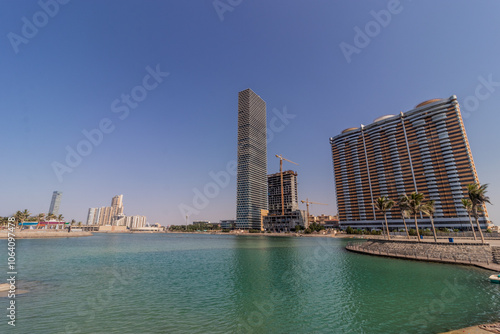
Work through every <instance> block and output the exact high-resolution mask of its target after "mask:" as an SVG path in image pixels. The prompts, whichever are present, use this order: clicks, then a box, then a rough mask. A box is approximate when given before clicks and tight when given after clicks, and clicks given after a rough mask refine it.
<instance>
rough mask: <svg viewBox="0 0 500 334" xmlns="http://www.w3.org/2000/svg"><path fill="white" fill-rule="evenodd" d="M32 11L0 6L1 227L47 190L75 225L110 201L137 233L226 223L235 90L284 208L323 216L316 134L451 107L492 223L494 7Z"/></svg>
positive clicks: (425, 4)
mask: <svg viewBox="0 0 500 334" xmlns="http://www.w3.org/2000/svg"><path fill="white" fill-rule="evenodd" d="M62 2H63V3H64V1H62ZM222 2H223V3H226V1H224V0H222ZM40 3H42V4H43V3H50V4H52V7H47V6H45V7H44V6H41V5H40V4H39V2H37V1H26V0H20V1H3V2H0V32H1V33H2V34H1V35H2V36H3V38H2V39H1V40H0V48H1V51H2V62H0V71H1V73H2V79H1V80H0V115H1V120H2V124H3V127H2V129H3V131H1V132H0V142H1V143H2V146H1V147H2V156H3V157H4V163H3V164H1V165H0V177H1V179H0V181H1V184H2V191H1V192H0V215H1V216H8V215H11V214H13V213H15V211H17V210H24V209H28V210H30V211H31V213H32V214H38V213H42V212H43V213H47V209H48V203H50V198H51V195H52V192H53V191H54V190H58V191H61V192H63V193H64V198H63V200H62V202H61V207H60V210H59V213H60V214H62V215H63V216H64V217H65V218H66V219H76V220H77V221H82V222H85V221H86V218H87V213H88V209H89V208H91V207H99V206H103V205H108V202H109V198H111V197H113V196H115V195H118V194H123V198H124V200H123V201H124V206H125V208H126V209H125V212H124V213H125V214H126V215H145V216H147V217H148V221H149V222H150V223H160V224H162V225H169V224H183V223H185V217H184V216H183V214H182V210H181V208H182V206H183V205H187V206H192V207H193V206H195V205H196V206H197V207H198V208H199V209H197V210H196V211H197V213H196V214H194V213H193V214H192V215H191V216H190V217H189V221H193V220H212V221H218V220H220V219H235V218H236V217H235V211H236V210H235V208H236V175H235V173H234V166H235V161H236V158H237V147H236V138H237V118H238V99H237V93H238V92H239V91H242V90H244V89H247V88H251V89H252V90H254V91H255V92H256V93H257V94H258V95H259V96H261V97H262V99H263V100H264V101H266V104H267V123H268V143H267V151H268V152H267V154H268V155H267V160H268V170H267V172H268V174H271V173H276V172H278V171H279V159H277V158H276V157H275V154H282V155H283V156H284V157H286V158H288V159H290V160H292V161H294V162H297V163H298V164H299V165H298V166H295V165H294V166H286V162H285V163H284V164H285V165H284V169H293V170H295V171H297V172H298V196H299V200H302V199H305V198H309V199H310V200H311V201H317V202H321V203H327V204H328V206H316V207H315V206H314V205H313V206H311V208H310V211H311V213H312V214H320V213H325V214H331V215H333V214H335V213H336V211H337V209H336V203H335V189H334V177H333V164H332V156H331V150H330V145H329V138H330V137H333V136H336V135H338V134H339V133H340V132H341V131H342V130H343V129H345V128H348V127H357V126H359V125H360V124H370V123H371V122H372V121H373V120H374V119H376V118H378V117H380V116H383V115H386V114H396V113H399V112H400V111H403V112H404V111H408V110H411V109H413V108H414V107H415V106H416V105H417V104H418V103H420V102H422V101H425V100H429V99H432V98H447V97H449V96H451V95H457V99H458V102H459V103H460V106H461V110H462V116H463V118H464V124H465V129H466V131H467V136H468V139H469V142H470V146H471V150H472V155H473V157H474V162H475V164H476V168H477V172H478V177H479V180H480V181H481V182H482V183H488V184H489V185H490V187H489V188H488V191H489V193H488V194H489V196H490V199H491V202H492V203H493V205H491V206H488V211H489V215H490V218H491V220H492V221H493V222H494V223H495V224H496V225H499V224H500V220H498V221H497V216H498V215H499V214H500V209H499V207H500V179H499V178H498V177H497V170H498V166H500V156H499V155H498V153H497V152H498V148H497V147H498V144H499V143H500V140H499V138H500V137H499V135H498V129H497V128H498V124H500V114H499V113H498V112H497V110H498V108H499V106H500V58H499V57H498V55H499V54H500V45H499V43H496V40H497V37H498V33H497V32H498V31H500V22H499V20H498V18H497V15H496V14H497V13H498V12H499V10H500V3H499V2H497V1H493V0H490V1H482V2H469V1H465V0H459V1H451V0H445V1H440V2H432V1H426V0H424V1H418V2H415V1H406V0H405V1H400V2H399V1H388V2H385V1H376V2H374V1H356V2H330V1H317V2H314V4H312V3H310V2H304V1H293V0H289V1H284V0H281V1H279V0H278V1H272V2H266V1H241V2H240V3H239V4H238V5H237V6H235V5H229V4H228V6H229V7H230V9H231V10H223V9H221V8H216V7H214V4H213V1H168V2H159V1H151V2H143V1H139V0H135V1H131V0H124V1H120V2H118V1H106V2H99V1H93V0H89V1H77V0H73V1H70V2H68V3H67V4H60V3H59V2H55V1H54V2H40ZM54 4H57V5H54ZM272 124H273V125H272ZM271 126H273V127H271ZM226 174H227V175H228V178H224V177H223V176H222V175H224V176H225V175H226ZM210 183H213V184H216V185H217V191H216V192H215V191H214V192H213V193H211V194H210V196H209V197H210V198H206V200H203V198H201V197H200V196H199V194H203V193H204V192H205V191H204V189H205V187H208V188H210V186H207V185H208V184H210ZM213 189H215V188H213ZM300 209H305V205H302V204H301V205H300Z"/></svg>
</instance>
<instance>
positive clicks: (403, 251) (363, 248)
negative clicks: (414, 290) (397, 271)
mask: <svg viewBox="0 0 500 334" xmlns="http://www.w3.org/2000/svg"><path fill="white" fill-rule="evenodd" d="M346 249H347V250H349V251H353V252H358V253H365V254H371V255H380V256H388V257H397V258H404V259H412V260H422V261H432V262H443V263H455V264H466V265H475V266H478V267H482V268H485V269H489V270H494V271H500V248H499V247H491V246H490V245H489V244H481V243H470V242H469V243H460V242H437V243H435V242H428V241H422V242H418V241H416V240H372V239H370V240H368V241H366V242H351V243H349V244H348V245H347V246H346Z"/></svg>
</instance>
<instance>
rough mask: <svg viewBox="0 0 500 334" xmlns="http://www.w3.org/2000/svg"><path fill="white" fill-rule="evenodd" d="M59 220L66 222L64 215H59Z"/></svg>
mask: <svg viewBox="0 0 500 334" xmlns="http://www.w3.org/2000/svg"><path fill="white" fill-rule="evenodd" d="M57 220H58V221H60V222H62V221H63V220H64V216H63V215H62V214H59V216H57Z"/></svg>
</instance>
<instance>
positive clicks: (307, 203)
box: [301, 198, 328, 228]
mask: <svg viewBox="0 0 500 334" xmlns="http://www.w3.org/2000/svg"><path fill="white" fill-rule="evenodd" d="M301 202H302V203H306V208H307V218H306V228H308V227H309V204H319V205H328V204H325V203H318V202H311V201H310V200H309V198H306V200H305V201H301Z"/></svg>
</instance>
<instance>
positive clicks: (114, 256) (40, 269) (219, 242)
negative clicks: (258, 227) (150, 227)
mask: <svg viewBox="0 0 500 334" xmlns="http://www.w3.org/2000/svg"><path fill="white" fill-rule="evenodd" d="M345 243H346V241H345V240H340V239H329V238H279V237H263V236H246V237H235V236H213V235H184V234H182V235H181V234H176V235H165V234H142V235H141V234H136V235H128V234H123V235H121V234H116V235H96V236H94V237H88V238H71V239H70V238H66V239H41V240H18V241H17V249H18V256H17V262H18V272H19V276H20V277H19V278H18V279H21V281H20V282H18V283H19V285H20V287H21V288H23V287H25V288H28V289H29V290H30V293H28V294H26V295H22V296H18V300H17V321H16V327H15V329H13V328H12V327H10V326H7V320H8V319H7V317H6V316H5V315H6V307H7V299H6V298H0V306H1V307H0V309H1V310H3V311H0V313H1V317H0V319H1V323H0V333H50V334H53V333H398V334H401V333H438V332H442V331H446V330H450V329H454V328H460V327H466V326H470V325H473V324H477V323H485V322H491V321H498V319H499V318H500V286H499V285H494V284H491V283H489V281H488V280H487V279H486V278H487V277H488V276H489V275H490V272H488V271H485V270H481V269H476V268H472V267H462V266H453V265H439V264H431V263H424V262H412V261H402V260H394V259H385V258H379V257H373V256H366V255H358V254H353V253H348V252H346V251H345V250H344V248H343V247H344V245H345ZM6 244H7V243H6V241H5V240H0V249H2V251H1V253H0V254H2V256H1V257H2V260H1V261H2V264H1V267H0V269H1V270H2V271H1V272H2V274H1V275H5V272H6V271H7V270H6V268H5V265H4V263H5V262H7V259H6V256H4V254H5V253H6V252H4V249H6V248H7V245H6ZM2 280H3V279H2Z"/></svg>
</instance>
